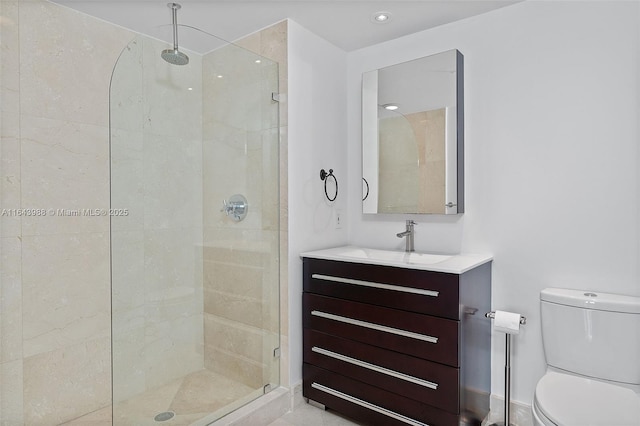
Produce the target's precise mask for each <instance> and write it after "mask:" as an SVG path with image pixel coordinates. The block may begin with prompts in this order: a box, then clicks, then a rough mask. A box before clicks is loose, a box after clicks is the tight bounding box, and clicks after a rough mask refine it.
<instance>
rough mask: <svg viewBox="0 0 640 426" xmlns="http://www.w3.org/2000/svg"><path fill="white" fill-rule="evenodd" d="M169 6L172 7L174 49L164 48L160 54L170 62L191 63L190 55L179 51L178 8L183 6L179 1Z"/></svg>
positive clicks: (177, 63) (176, 63) (175, 63)
mask: <svg viewBox="0 0 640 426" xmlns="http://www.w3.org/2000/svg"><path fill="white" fill-rule="evenodd" d="M167 7H169V8H170V9H171V21H172V23H173V49H165V50H163V51H162V53H161V54H160V56H162V59H164V60H165V61H167V62H169V63H170V64H173V65H187V64H188V63H189V57H188V56H187V55H185V54H184V53H182V52H180V51H178V9H180V8H181V7H182V6H180V5H179V4H178V3H167Z"/></svg>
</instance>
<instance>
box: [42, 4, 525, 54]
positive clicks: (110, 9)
mask: <svg viewBox="0 0 640 426" xmlns="http://www.w3.org/2000/svg"><path fill="white" fill-rule="evenodd" d="M53 1H54V2H55V3H59V4H63V5H66V6H68V7H71V8H73V9H77V10H79V11H82V12H84V13H87V14H89V15H93V16H95V17H98V18H101V19H103V20H105V21H108V22H112V23H114V24H118V25H121V26H123V27H125V28H129V29H131V30H134V31H136V32H140V33H143V34H147V35H152V36H156V37H158V38H165V37H164V36H160V35H159V33H163V34H171V31H170V26H168V25H167V24H170V23H171V11H170V9H169V8H168V7H167V1H166V0H137V1H135V0H134V1H130V0H53ZM518 1H521V0H493V1H489V0H440V1H436V0H413V1H405V0H386V1H383V0H252V1H250V0H177V2H178V3H180V4H181V5H182V9H180V10H179V12H178V22H179V23H180V24H184V25H190V26H193V27H196V28H199V29H201V30H203V31H205V32H208V33H210V34H213V35H215V36H217V37H219V38H221V39H223V40H227V41H234V40H238V39H239V38H241V37H243V36H245V35H248V34H251V33H253V32H255V31H258V30H260V29H262V28H265V27H268V26H270V25H272V24H274V23H276V22H279V21H281V20H283V19H285V18H291V19H293V20H294V21H296V22H297V23H299V24H300V25H302V26H303V27H305V28H307V29H309V30H310V31H312V32H314V33H315V34H317V35H319V36H320V37H322V38H324V39H326V40H328V41H330V42H331V43H333V44H334V45H336V46H338V47H340V48H341V49H343V50H345V51H351V50H356V49H360V48H362V47H366V46H370V45H374V44H377V43H381V42H384V41H387V40H391V39H394V38H398V37H402V36H404V35H407V34H412V33H415V32H418V31H422V30H426V29H429V28H433V27H436V26H439V25H443V24H446V23H449V22H453V21H457V20H461V19H465V18H468V17H471V16H475V15H479V14H482V13H486V12H489V11H491V10H494V9H498V8H501V7H504V6H509V5H511V4H514V3H517V2H518ZM378 11H387V12H390V14H391V19H390V20H389V21H388V22H386V23H384V24H380V23H374V22H373V21H372V15H373V14H374V13H375V12H378ZM160 27H163V28H164V29H163V30H161V31H160V30H159V28H160ZM169 37H170V36H169ZM181 44H182V43H181ZM187 47H188V46H187Z"/></svg>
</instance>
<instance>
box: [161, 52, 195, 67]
mask: <svg viewBox="0 0 640 426" xmlns="http://www.w3.org/2000/svg"><path fill="white" fill-rule="evenodd" d="M160 56H162V59H164V60H165V61H167V62H169V63H170V64H173V65H187V64H188V63H189V57H188V56H187V55H185V54H184V53H182V52H180V51H179V50H178V49H175V50H173V49H165V50H163V51H162V53H161V54H160Z"/></svg>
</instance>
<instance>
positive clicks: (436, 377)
mask: <svg viewBox="0 0 640 426" xmlns="http://www.w3.org/2000/svg"><path fill="white" fill-rule="evenodd" d="M304 348H305V349H304V362H306V363H309V364H313V365H315V366H318V367H321V368H324V369H326V370H330V371H333V372H335V373H338V374H342V375H344V376H348V377H350V378H352V379H356V380H359V381H361V382H365V383H368V384H371V385H373V386H377V387H379V388H382V389H386V390H388V391H389V392H393V393H397V394H399V395H402V396H404V397H407V398H411V399H414V400H416V401H419V402H422V403H425V404H429V405H433V406H437V407H439V408H442V409H443V410H445V411H449V412H451V413H454V414H457V413H459V412H460V405H459V399H458V384H459V370H458V369H457V368H454V367H448V366H445V365H442V364H438V363H435V362H431V361H426V360H424V359H420V358H416V357H412V356H408V355H404V354H401V353H398V352H393V351H389V350H386V349H381V348H378V347H375V346H370V345H365V344H363V343H358V342H354V341H352V340H347V339H343V338H340V337H335V336H331V335H329V334H324V333H319V332H317V331H314V330H309V329H305V330H304Z"/></svg>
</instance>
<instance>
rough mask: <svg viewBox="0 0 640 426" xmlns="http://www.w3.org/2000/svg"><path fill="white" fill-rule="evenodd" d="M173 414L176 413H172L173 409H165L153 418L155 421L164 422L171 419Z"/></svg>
mask: <svg viewBox="0 0 640 426" xmlns="http://www.w3.org/2000/svg"><path fill="white" fill-rule="evenodd" d="M175 415H176V413H174V412H173V411H165V412H164V413H160V414H158V415H156V416H155V417H154V418H153V420H155V421H156V422H166V421H167V420H171V419H172V418H173V416H175Z"/></svg>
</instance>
